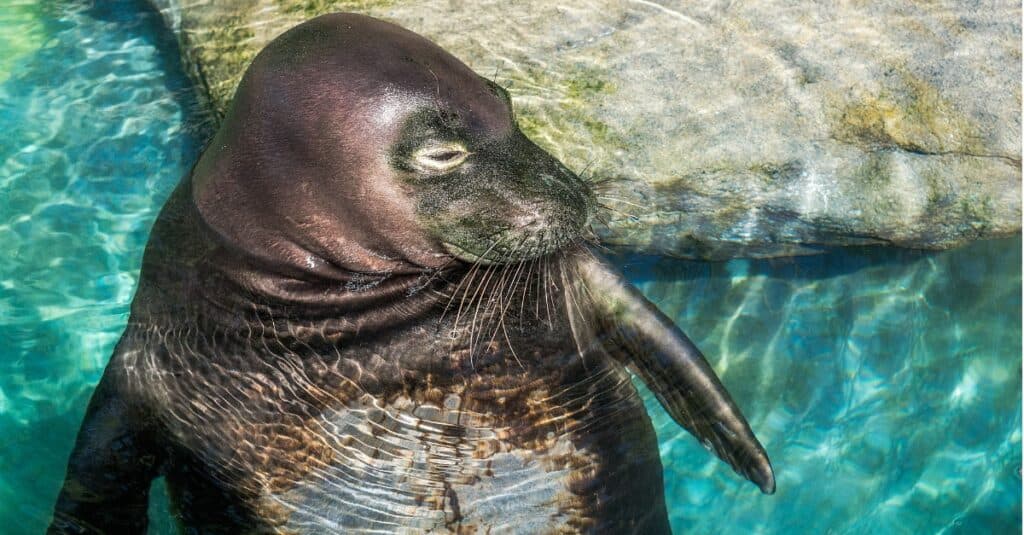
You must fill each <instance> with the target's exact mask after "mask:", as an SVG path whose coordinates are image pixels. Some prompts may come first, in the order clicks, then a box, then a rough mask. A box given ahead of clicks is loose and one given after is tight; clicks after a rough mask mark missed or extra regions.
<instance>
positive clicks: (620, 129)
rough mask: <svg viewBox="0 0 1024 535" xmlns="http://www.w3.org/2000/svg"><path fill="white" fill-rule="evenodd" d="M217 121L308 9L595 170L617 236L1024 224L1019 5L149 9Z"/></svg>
mask: <svg viewBox="0 0 1024 535" xmlns="http://www.w3.org/2000/svg"><path fill="white" fill-rule="evenodd" d="M150 1H151V2H152V3H153V4H154V5H156V6H157V7H158V8H159V9H160V10H161V12H162V13H163V14H164V17H165V19H166V20H167V21H168V22H169V25H170V26H171V27H172V28H173V29H174V30H175V31H176V32H177V34H178V35H179V38H180V40H181V42H182V44H183V46H182V50H183V54H184V55H185V62H186V64H187V65H188V66H189V68H190V70H191V72H192V73H193V74H194V75H195V76H196V78H197V79H198V80H200V82H201V87H202V88H203V89H204V92H205V93H206V96H207V97H209V102H210V105H211V109H212V110H213V111H214V113H215V115H218V116H219V115H222V114H223V112H224V110H225V109H226V106H227V105H228V103H229V102H230V98H231V94H232V92H233V90H234V87H235V85H236V84H237V83H238V80H239V79H240V77H241V74H242V72H243V71H244V69H245V67H246V66H247V64H248V62H249V61H250V60H251V59H252V57H254V56H255V54H256V53H257V52H258V51H259V50H260V49H261V48H262V47H263V46H264V45H265V44H266V43H267V42H269V41H270V40H271V39H273V38H274V37H275V36H277V35H278V34H280V33H281V32H283V31H285V30H287V29H288V28H290V27H291V26H293V25H295V24H297V23H299V22H300V21H302V20H305V19H308V18H310V17H313V16H316V15H319V14H322V13H327V12H332V11H357V12H360V13H365V14H367V15H371V16H375V17H379V18H383V19H385V20H389V21H392V22H395V23H398V24H401V25H402V26H405V27H407V28H410V29H412V30H413V31H416V32H417V33H421V34H423V35H425V36H426V37H428V38H430V39H432V40H434V41H435V42H437V43H438V44H440V45H441V46H442V47H444V48H446V49H447V50H449V51H450V52H452V53H453V54H455V55H456V56H457V57H459V58H461V59H463V60H464V61H466V62H467V63H468V64H469V65H470V66H471V67H473V68H474V69H475V70H476V71H477V72H479V73H481V74H483V75H484V76H488V77H490V78H493V79H494V80H495V81H496V82H498V83H499V84H501V85H503V86H505V87H506V88H507V89H508V90H509V92H510V93H511V94H512V97H513V100H514V101H515V106H516V110H517V115H518V120H519V123H520V125H521V127H522V128H523V130H524V131H525V132H526V133H527V134H528V135H529V136H530V137H531V138H533V139H534V140H535V141H537V142H538V143H540V144H541V145H542V146H544V148H545V149H547V150H549V151H550V152H552V154H554V155H555V156H556V157H557V158H559V159H561V160H563V161H565V162H566V163H567V164H569V165H570V166H571V167H573V168H574V169H576V170H577V171H584V170H585V174H586V175H587V176H590V177H594V178H595V179H611V180H609V181H608V182H607V184H606V186H605V187H604V188H603V191H602V199H601V202H602V204H604V205H606V207H607V210H606V213H604V214H603V215H602V220H603V221H605V222H606V224H603V225H601V228H599V231H600V232H601V234H602V237H603V238H604V240H605V241H606V242H607V243H609V244H612V245H618V246H623V247H627V248H630V249H634V250H639V251H645V252H655V253H662V254H670V255H674V256H681V257H696V258H730V257H736V256H776V255H789V254H801V253H807V252H813V251H815V250H817V249H818V247H819V246H829V245H851V244H871V243H881V244H891V245H897V246H903V247H916V248H946V247H952V246H956V245H959V244H962V243H964V242H965V241H968V240H973V239H978V238H989V237H997V236H1005V235H1011V234H1015V233H1018V232H1020V220H1021V208H1020V184H1021V157H1020V139H1021V125H1020V114H1019V110H1020V107H1021V87H1020V84H1019V80H1020V76H1021V56H1020V6H1019V4H1016V3H1012V2H1008V1H1002V2H995V3H993V4H991V5H989V6H988V7H987V8H985V9H983V10H981V9H976V8H975V7H972V6H970V5H966V4H963V3H960V2H954V1H951V0H943V1H939V2H930V3H922V4H913V5H906V4H905V3H903V2H897V1H891V2H879V3H872V4H870V5H867V4H863V3H856V4H848V5H839V6H833V5H827V6H826V5H820V4H818V3H813V2H802V3H798V4H793V3H790V2H780V1H760V2H747V3H743V4H741V5H735V4H733V3H720V2H711V3H698V2H693V3H686V4H682V5H676V6H672V7H669V6H664V5H661V4H656V3H653V2H630V3H623V2H616V1H613V0H585V1H584V2H579V3H573V4H572V5H558V4H553V3H548V2H536V1H529V2H525V3H510V2H500V1H496V0H483V1H479V2H473V3H468V2H465V1H463V0H452V1H451V2H448V3H444V4H443V5H432V4H423V3H416V2H409V1H407V0H380V1H373V0H228V1H225V2H211V1H202V0H201V1H198V2H182V1H181V0H150Z"/></svg>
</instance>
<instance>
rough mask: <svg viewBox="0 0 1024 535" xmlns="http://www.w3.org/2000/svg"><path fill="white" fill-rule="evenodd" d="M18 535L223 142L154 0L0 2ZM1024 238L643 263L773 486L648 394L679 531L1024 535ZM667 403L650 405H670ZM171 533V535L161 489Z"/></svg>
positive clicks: (44, 502)
mask: <svg viewBox="0 0 1024 535" xmlns="http://www.w3.org/2000/svg"><path fill="white" fill-rule="evenodd" d="M8 42H10V43H18V47H17V48H18V53H17V54H5V55H4V56H3V60H2V62H0V244H2V246H3V252H4V254H3V255H2V256H0V339H2V340H3V341H4V344H3V345H0V433H2V434H3V436H4V437H5V440H3V441H0V525H2V526H4V528H3V531H5V532H8V533H39V532H41V531H42V530H43V529H44V526H45V525H46V523H47V522H48V520H49V515H50V509H51V507H52V504H53V500H54V499H55V497H56V494H57V491H58V489H59V487H60V483H61V480H62V477H63V473H64V467H65V463H66V459H67V455H68V453H69V451H70V448H71V445H72V442H73V439H74V435H75V433H76V431H77V429H78V425H79V422H80V419H81V416H82V413H83V412H84V410H85V404H86V402H87V400H88V396H89V394H90V392H91V389H92V387H93V386H94V385H95V383H96V381H97V380H98V379H99V376H100V374H101V373H102V370H103V366H104V364H105V362H106V360H107V358H108V357H109V355H110V352H111V350H112V348H113V344H114V343H115V342H116V340H117V338H118V336H119V335H120V332H121V330H122V329H123V327H124V324H125V321H126V319H127V312H128V304H129V302H130V299H131V296H132V293H133V291H134V287H135V284H136V281H137V275H138V269H139V265H140V261H141V256H142V250H143V247H144V246H145V242H146V238H147V235H148V231H149V227H150V225H151V224H152V221H153V220H154V218H155V217H156V213H157V211H158V210H159V207H160V206H161V204H162V203H163V201H164V199H165V198H166V196H167V194H168V193H169V192H170V190H171V189H172V188H173V186H174V185H175V183H176V182H177V181H178V179H179V178H180V177H181V175H182V174H184V172H185V171H186V170H187V168H188V166H189V165H191V163H192V162H193V161H194V159H195V157H196V156H197V154H198V151H199V148H200V142H201V141H200V140H201V138H202V136H201V135H195V134H192V133H190V132H189V129H188V128H186V127H185V126H184V125H186V124H190V123H194V122H195V119H194V116H193V115H192V114H193V113H194V111H195V106H196V104H195V101H194V99H193V95H192V92H191V89H190V86H189V85H188V82H187V80H186V79H185V77H184V75H183V73H182V72H181V68H180V64H179V61H178V52H177V50H176V48H175V44H174V42H173V40H172V39H170V38H169V36H168V35H167V34H166V33H164V32H163V30H162V26H161V24H160V20H159V18H158V17H157V15H156V14H155V13H153V12H151V11H149V10H147V9H146V7H145V4H144V2H143V1H142V0H118V1H105V2H95V3H89V2H84V1H64V2H44V1H43V0H39V1H38V2H24V1H19V2H17V3H5V4H4V5H0V45H2V44H3V43H8ZM1020 248H1021V241H1020V238H1014V239H1009V240H1001V241H992V242H980V243H976V244H973V245H970V246H968V247H965V248H962V249H958V250H955V251H948V252H942V253H922V252H913V251H896V250H884V249H860V250H845V251H837V252H833V253H830V254H826V255H822V256H818V257H812V258H798V259H783V260H775V261H746V260H734V261H731V262H727V263H720V264H707V263H697V262H680V261H672V260H667V259H652V258H637V257H623V258H619V259H618V260H619V262H620V264H621V265H623V266H624V267H625V268H626V269H627V273H628V274H629V275H630V277H631V278H632V279H633V280H634V281H636V282H637V283H638V284H639V285H640V286H641V288H642V289H643V290H644V291H645V292H646V293H647V294H648V295H649V296H651V297H652V299H654V300H655V301H656V302H657V303H658V304H659V305H660V306H661V307H663V309H664V310H665V311H666V312H667V313H668V314H669V315H671V316H672V317H674V318H675V319H676V320H677V321H678V322H679V324H680V325H681V326H683V328H684V329H685V330H686V331H687V332H688V333H689V334H690V335H691V336H692V337H693V338H694V340H695V341H696V342H697V343H698V345H699V346H701V347H702V348H704V350H705V352H706V353H707V354H708V357H709V359H710V360H711V361H712V363H713V364H714V365H715V368H716V369H717V370H718V371H719V373H720V374H721V375H722V377H723V380H724V381H725V383H726V384H727V385H728V386H729V388H730V390H731V391H732V392H733V394H734V396H735V397H736V398H737V400H738V402H739V404H740V405H741V407H743V409H744V411H745V412H746V414H747V415H748V416H749V418H750V420H751V423H752V426H753V428H754V429H755V431H756V432H757V434H758V435H759V437H760V438H761V439H762V440H763V442H764V443H765V446H766V448H767V449H768V452H769V454H770V455H771V457H772V460H773V462H774V465H775V468H776V472H777V476H778V488H779V490H778V493H777V494H775V495H774V496H762V495H760V494H759V493H758V492H757V490H756V489H755V488H754V487H753V486H752V485H750V484H749V483H745V482H742V481H741V480H740V479H739V478H738V477H737V476H735V475H734V474H732V473H731V471H730V470H729V468H728V467H727V466H725V465H724V464H722V463H721V462H718V461H715V460H713V459H712V458H711V456H710V455H709V454H708V453H707V452H706V451H704V449H703V448H701V447H700V445H699V444H698V443H697V442H696V441H695V440H694V439H693V438H692V437H690V436H689V435H688V434H686V433H685V432H684V431H682V430H681V429H680V428H678V427H677V426H676V425H675V424H674V423H672V422H671V421H670V420H669V419H668V417H667V416H666V415H665V413H664V412H663V411H661V409H660V408H658V407H657V404H656V402H651V403H649V406H650V410H651V414H652V417H653V418H654V421H655V425H656V427H657V429H658V433H659V436H660V439H661V453H662V460H663V462H664V464H665V475H666V497H667V500H668V503H669V505H670V511H671V512H670V514H671V516H672V522H673V526H674V528H675V529H676V531H677V532H684V531H690V530H692V531H695V532H715V533H769V532H770V533H790V532H815V533H824V532H834V533H861V532H889V533H920V532H950V533H952V532H978V531H993V532H1007V531H1010V530H1012V531H1016V530H1018V529H1019V526H1020V518H1021V506H1020V503H1021V486H1020V474H1021V465H1020V458H1021V446H1020V426H1021V412H1020V402H1021V382H1020V375H1021V331H1020V326H1021V316H1020V310H1021V301H1020V295H1021V279H1020V268H1021V256H1020ZM648 399H650V397H649V396H648ZM154 501H155V502H156V503H157V504H158V505H159V507H157V508H156V509H155V511H154V513H153V515H152V516H153V517H154V519H155V525H154V526H153V529H152V530H151V531H152V532H155V533H169V532H170V531H171V528H170V522H169V520H168V517H167V513H166V503H165V500H164V499H163V498H162V497H161V496H160V495H159V494H158V496H157V499H155V500H154Z"/></svg>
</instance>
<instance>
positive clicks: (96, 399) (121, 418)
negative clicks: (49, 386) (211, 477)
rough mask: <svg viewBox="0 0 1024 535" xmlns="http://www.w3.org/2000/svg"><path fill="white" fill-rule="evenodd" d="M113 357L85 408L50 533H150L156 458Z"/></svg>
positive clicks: (115, 359) (55, 508)
mask: <svg viewBox="0 0 1024 535" xmlns="http://www.w3.org/2000/svg"><path fill="white" fill-rule="evenodd" d="M117 361H118V359H117V357H116V353H115V358H114V359H112V361H111V363H110V365H108V366H107V371H106V372H105V373H104V375H103V379H101V380H100V384H99V385H98V386H97V387H96V391H95V393H94V394H93V396H92V400H91V401H90V402H89V407H88V409H86V413H85V418H84V420H83V421H82V427H81V428H80V429H79V431H78V438H77V439H76V440H75V447H74V449H73V450H72V452H71V458H70V459H69V460H68V471H67V476H66V477H65V479H64V486H63V488H61V491H60V496H59V497H58V498H57V505H56V506H55V507H54V512H53V522H52V523H51V524H50V528H49V530H48V531H47V533H50V534H58V533H60V534H63V533H145V532H146V525H147V521H148V518H147V515H146V512H147V507H148V505H149V486H150V483H151V482H152V480H153V478H154V477H156V475H157V474H156V472H157V459H156V457H155V456H154V455H153V454H152V453H151V448H150V447H149V444H148V441H147V440H146V438H145V433H144V432H143V430H142V429H141V428H140V427H139V418H138V415H137V407H135V406H133V405H132V402H131V401H130V400H128V399H125V398H124V397H123V396H122V394H123V392H122V391H121V389H120V386H119V385H121V384H123V381H122V380H120V379H121V377H123V376H122V374H121V372H122V371H123V370H121V369H120V368H119V366H118V362H117Z"/></svg>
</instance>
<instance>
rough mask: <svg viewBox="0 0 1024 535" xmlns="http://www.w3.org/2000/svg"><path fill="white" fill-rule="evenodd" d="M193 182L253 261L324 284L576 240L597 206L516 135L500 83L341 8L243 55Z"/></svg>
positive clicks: (211, 215)
mask: <svg viewBox="0 0 1024 535" xmlns="http://www.w3.org/2000/svg"><path fill="white" fill-rule="evenodd" d="M285 177H287V178H285ZM192 195H193V198H194V201H195V204H196V206H197V208H198V210H199V212H200V214H201V217H202V219H203V220H204V221H205V222H206V223H207V225H209V227H211V228H212V229H213V230H214V232H215V234H216V235H218V236H219V238H220V241H221V242H222V243H224V244H228V245H229V246H230V247H231V248H232V249H233V251H234V253H236V254H239V253H240V256H241V257H245V258H248V259H249V260H250V262H249V265H250V266H258V268H259V269H257V270H256V271H260V270H264V269H267V268H268V267H270V268H271V269H272V270H273V271H274V272H276V273H275V275H281V274H284V275H287V276H289V277H294V278H298V279H304V280H311V279H327V280H330V281H338V280H342V281H348V280H350V279H351V278H352V276H353V274H360V273H361V274H365V273H375V274H383V273H386V274H389V275H400V274H410V273H417V272H422V271H425V270H427V271H429V270H436V269H439V268H441V267H442V266H444V265H446V264H449V263H450V261H451V260H452V257H453V256H454V257H456V258H458V259H460V260H463V261H467V262H475V261H481V262H494V263H500V262H503V261H511V260H521V259H524V258H526V257H530V256H538V255H543V254H545V253H548V252H551V251H554V250H556V249H558V248H560V247H562V246H564V245H565V244H567V243H568V242H570V241H572V240H575V239H576V238H577V237H579V236H580V234H581V232H582V231H583V229H584V228H585V227H586V226H587V225H588V222H589V217H590V213H591V212H592V210H593V207H594V204H595V203H594V201H593V198H592V195H591V193H590V190H589V188H588V187H587V185H586V184H585V183H584V182H583V181H582V180H581V179H580V178H579V177H577V176H576V175H575V174H573V173H572V172H571V171H569V170H568V169H566V167H565V166H564V165H562V164H561V163H560V162H558V161H557V160H556V159H554V158H553V157H551V156H550V155H549V154H547V153H546V152H544V151H543V150H541V149H540V148H539V147H537V146H536V145H535V144H534V143H532V142H531V141H530V140H528V139H527V138H526V137H525V136H524V135H523V134H522V132H520V130H519V129H518V127H517V126H516V123H515V120H514V117H513V113H512V106H511V103H510V100H509V96H508V94H507V93H506V92H505V90H504V89H502V88H501V87H499V86H498V85H496V84H494V83H493V82H491V81H489V80H486V79H484V78H482V77H480V76H479V75H477V74H476V73H474V72H473V71H472V70H470V69H469V68H468V67H467V66H466V65H464V64H463V63H462V62H460V61H459V60H458V59H456V58H455V57H453V56H451V55H450V54H448V53H447V52H445V51H444V50H442V49H441V48H439V47H437V46H436V45H434V44H433V43H431V42H430V41H427V40H426V39H424V38H422V37H420V36H419V35H416V34H414V33H412V32H410V31H408V30H405V29H403V28H400V27H398V26H395V25H392V24H389V23H386V22H383V21H379V20H376V19H372V18H369V17H364V16H360V15H353V14H335V15H327V16H323V17H319V18H317V19H314V20H313V21H310V22H308V23H306V24H303V25H301V26H298V27H296V28H294V29H292V30H291V31H289V32H287V33H285V34H284V35H282V36H281V37H280V38H278V39H277V40H275V41H274V42H273V43H271V44H270V45H269V46H268V47H267V48H266V49H264V50H263V51H262V52H261V53H260V54H259V55H258V56H257V57H256V59H255V60H254V61H253V63H252V65H251V66H250V68H249V70H248V71H247V72H246V74H245V76H244V78H243V79H242V82H241V84H240V86H239V88H238V91H237V95H236V98H235V100H234V102H233V104H232V106H231V109H230V110H229V111H228V114H227V116H226V117H225V119H224V123H223V125H222V127H221V128H220V130H219V132H218V133H217V135H216V137H215V138H214V140H213V142H212V143H211V145H210V147H209V148H208V149H207V151H206V152H205V154H204V155H203V157H202V159H201V161H200V162H199V163H198V165H197V168H196V170H195V172H194V175H193V189H192ZM253 214H260V215H259V216H258V217H253Z"/></svg>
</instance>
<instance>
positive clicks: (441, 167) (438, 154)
mask: <svg viewBox="0 0 1024 535" xmlns="http://www.w3.org/2000/svg"><path fill="white" fill-rule="evenodd" d="M470 154H472V153H470V152H469V151H467V150H466V147H464V146H462V145H461V144H459V143H443V144H439V145H431V146H428V147H423V148H421V149H419V150H417V151H416V152H415V153H414V154H413V163H414V164H415V166H416V167H417V168H418V169H419V170H421V171H426V172H431V173H445V172H448V171H451V170H452V169H455V168H456V167H458V166H459V165H461V164H462V162H465V161H466V158H468V157H469V155H470Z"/></svg>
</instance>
